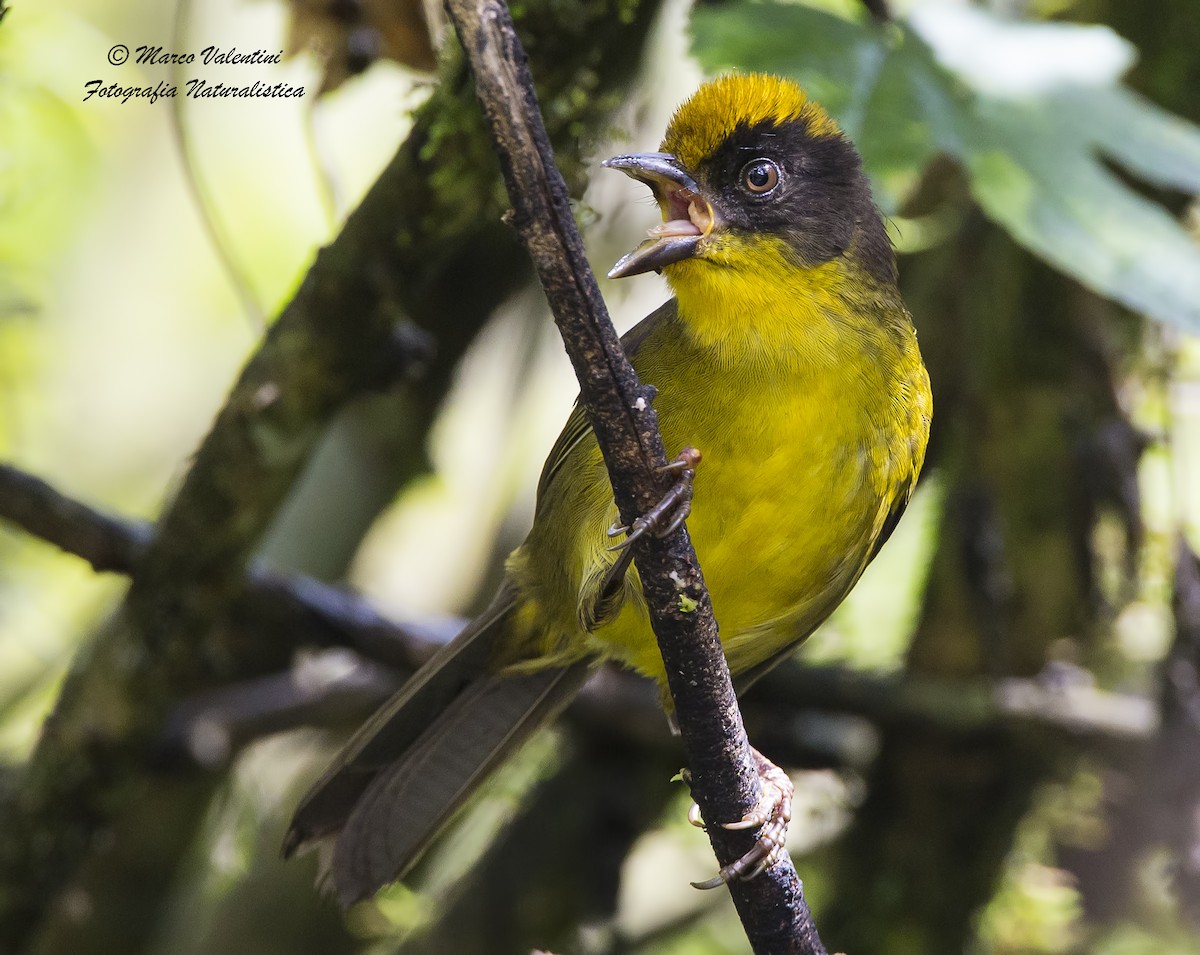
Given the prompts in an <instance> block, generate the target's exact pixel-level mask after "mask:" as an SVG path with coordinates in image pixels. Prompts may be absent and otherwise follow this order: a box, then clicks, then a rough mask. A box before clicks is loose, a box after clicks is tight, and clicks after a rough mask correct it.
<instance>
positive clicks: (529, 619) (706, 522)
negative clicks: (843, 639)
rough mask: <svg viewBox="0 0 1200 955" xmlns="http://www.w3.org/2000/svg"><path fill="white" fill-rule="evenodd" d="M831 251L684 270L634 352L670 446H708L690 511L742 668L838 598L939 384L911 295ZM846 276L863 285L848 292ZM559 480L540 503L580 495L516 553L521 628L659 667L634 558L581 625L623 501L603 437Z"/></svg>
mask: <svg viewBox="0 0 1200 955" xmlns="http://www.w3.org/2000/svg"><path fill="white" fill-rule="evenodd" d="M681 266H683V267H691V266H690V264H688V263H681ZM679 267H680V266H673V267H672V268H679ZM696 268H697V269H698V274H699V275H702V276H703V275H711V274H713V273H714V271H715V270H712V269H711V267H709V266H707V265H697V266H696ZM821 268H823V269H825V268H827V269H829V270H830V273H831V274H826V275H813V274H811V273H812V272H815V271H816V270H806V271H801V270H797V269H795V268H789V269H777V270H772V269H770V268H767V269H766V270H765V274H767V275H772V274H774V275H776V276H780V277H781V278H780V287H776V288H772V287H770V285H769V283H768V284H767V285H766V286H764V282H763V280H762V275H763V274H764V273H763V272H760V273H759V276H760V277H759V279H758V280H757V281H755V282H752V283H749V284H748V285H747V286H746V287H744V288H739V287H738V285H737V283H736V282H732V283H731V281H730V274H729V273H728V272H727V273H725V274H724V277H723V278H722V279H721V281H720V282H719V283H717V286H716V287H715V288H707V287H705V285H704V284H703V282H700V281H698V282H689V281H687V278H686V277H685V278H684V279H683V280H679V277H678V276H673V277H672V278H673V279H674V281H673V285H674V286H675V288H676V290H677V291H678V292H680V293H681V294H680V296H679V310H678V316H677V317H674V318H668V319H665V320H662V321H658V322H657V324H656V326H655V327H654V328H652V329H651V330H650V331H649V333H648V334H647V335H646V336H645V338H644V339H643V340H642V341H641V342H640V344H639V346H638V348H637V351H636V353H635V354H634V355H633V364H634V366H635V368H636V369H637V371H638V374H639V376H640V377H641V378H642V379H643V380H644V381H647V382H649V383H651V384H653V385H655V387H656V388H657V389H658V391H659V395H658V398H657V399H656V401H655V409H656V410H657V412H658V415H659V423H660V426H661V428H662V432H663V438H664V441H665V443H666V445H667V449H668V452H669V453H674V452H675V451H677V450H679V449H680V448H682V447H684V446H686V445H694V446H695V447H697V448H699V449H700V450H701V452H702V453H703V456H704V458H703V461H702V463H701V464H700V467H699V469H698V470H697V473H696V481H695V499H694V506H693V511H692V516H691V517H690V518H689V519H688V528H689V531H690V532H691V535H692V540H693V542H694V544H695V547H696V552H697V555H698V557H699V559H700V564H701V566H702V567H703V569H704V573H705V578H706V581H707V583H708V586H709V589H710V592H711V594H712V600H713V608H714V611H715V613H716V617H717V622H718V624H719V626H720V630H721V637H722V641H723V643H724V645H725V648H726V655H727V656H728V658H729V662H730V667H731V669H732V670H733V671H734V672H735V673H736V672H738V671H741V670H745V669H747V668H749V667H752V666H754V665H755V664H756V663H759V662H761V661H762V660H765V659H767V658H769V657H771V656H773V655H775V653H776V652H777V651H778V650H779V649H781V647H783V646H786V645H787V644H789V643H791V642H794V641H797V640H799V639H801V638H802V637H804V636H805V635H807V633H808V632H810V631H811V630H812V629H813V628H815V627H816V626H817V624H819V623H820V622H821V621H822V620H823V619H824V618H825V617H826V616H827V615H828V614H829V613H830V612H831V611H832V609H833V608H834V607H835V606H836V605H837V603H838V602H840V601H841V599H842V598H843V597H844V596H845V594H846V593H847V591H848V590H849V589H850V587H851V586H853V584H854V582H855V581H856V580H857V579H858V576H859V575H860V574H861V572H862V570H863V568H864V567H865V565H866V562H867V560H868V559H869V556H870V555H871V552H872V548H873V546H874V544H875V541H876V539H877V537H878V535H879V533H880V531H881V529H882V527H883V525H884V522H885V521H886V519H887V516H888V514H889V512H890V511H891V509H892V507H893V505H894V504H895V503H896V501H897V498H898V497H900V496H901V495H903V496H907V494H908V493H909V490H910V489H911V486H912V483H913V482H914V480H915V478H916V474H917V472H918V471H919V470H920V466H921V462H922V459H923V456H924V448H925V440H926V437H927V435H928V427H929V415H930V399H929V385H928V379H927V377H926V375H925V370H924V367H923V365H922V364H921V360H920V354H919V352H918V350H917V346H916V338H915V335H914V333H913V330H912V326H911V323H910V322H909V320H908V317H907V313H906V312H904V310H903V306H902V305H901V304H900V302H899V299H898V297H897V296H895V295H892V296H890V297H889V296H886V295H883V296H882V297H881V296H880V295H879V294H876V293H874V292H872V291H871V290H870V288H869V286H868V285H867V284H866V283H864V282H863V281H862V280H861V277H856V276H852V277H850V278H851V279H853V280H854V281H847V280H846V276H844V275H842V274H833V273H834V270H836V269H838V268H845V265H844V263H837V264H832V265H829V266H822V267H821ZM848 288H859V289H862V290H863V291H862V294H861V295H860V296H859V298H858V299H857V300H853V301H852V300H851V299H849V298H848V297H847V294H846V289H848ZM818 289H819V291H817V290H818ZM553 484H554V487H552V488H550V489H548V490H547V492H546V495H547V496H548V497H549V498H551V501H549V502H543V503H544V504H546V505H547V506H545V507H541V506H540V507H539V515H540V513H541V512H542V511H543V510H546V511H550V510H552V511H554V512H555V513H558V514H560V515H561V514H564V513H570V514H571V515H572V523H573V525H574V526H573V527H572V528H570V529H565V528H561V527H559V528H550V527H547V526H538V525H545V523H546V522H545V521H542V520H539V521H537V522H535V527H534V530H533V532H531V534H530V538H529V540H528V541H527V542H526V545H525V546H524V547H523V548H522V549H521V551H520V552H518V555H517V556H516V557H515V558H514V560H513V562H512V564H511V565H510V571H511V572H512V573H514V574H515V575H517V576H518V578H519V579H520V582H521V587H522V590H523V591H524V592H525V593H526V594H527V595H528V597H527V600H526V601H525V606H524V608H523V612H522V613H523V618H524V620H523V623H524V626H523V629H525V630H526V632H527V633H528V634H529V636H530V638H534V633H537V634H538V636H537V637H536V638H535V639H537V640H538V641H539V642H540V643H541V646H540V647H539V648H538V651H537V652H538V653H542V654H546V655H549V656H553V657H556V658H558V659H560V660H561V659H562V658H563V657H564V656H574V655H580V654H583V653H595V654H599V655H601V656H605V657H611V658H616V659H619V660H621V661H622V662H624V663H626V664H628V665H630V666H632V667H634V668H636V669H638V670H639V671H641V672H643V673H646V674H649V675H652V676H655V677H657V678H659V679H661V678H662V677H663V673H662V661H661V659H660V657H659V655H658V649H657V646H656V644H655V641H654V636H653V634H652V633H651V631H650V628H649V625H648V623H647V621H646V617H645V611H644V607H643V606H642V603H641V600H640V592H639V590H638V587H637V581H636V576H635V575H630V579H629V582H628V587H627V591H628V597H629V599H627V600H626V603H625V607H624V608H623V610H622V611H621V612H620V614H619V615H618V616H617V617H616V618H615V619H614V620H612V621H611V622H610V623H608V624H606V625H605V626H602V627H600V628H599V629H597V630H595V631H594V632H592V633H585V632H583V630H582V629H581V626H580V622H579V613H578V609H579V607H580V606H581V603H582V602H583V601H586V600H587V598H588V597H589V594H588V588H589V587H595V586H596V585H597V583H598V581H599V579H600V578H601V577H602V576H603V569H604V568H605V567H606V566H607V565H608V564H609V563H610V562H611V560H612V559H613V555H612V554H610V553H608V552H607V551H606V549H605V548H606V547H607V546H608V545H609V544H610V543H611V541H610V540H609V539H608V538H607V536H606V534H605V531H606V529H607V527H608V526H609V525H610V524H611V523H612V522H613V520H614V519H615V517H616V512H615V508H614V507H613V504H612V495H611V489H610V488H609V486H608V482H607V477H606V475H605V472H604V470H603V464H602V462H601V460H600V456H599V451H598V449H597V448H596V445H595V441H594V439H592V438H591V437H590V436H588V438H587V439H585V440H584V441H582V442H580V444H579V445H577V447H576V448H575V449H574V450H573V451H572V453H571V454H570V456H569V458H568V460H567V461H566V463H565V464H564V466H563V468H562V470H561V471H560V472H559V474H558V475H557V476H556V478H555V480H554V482H553Z"/></svg>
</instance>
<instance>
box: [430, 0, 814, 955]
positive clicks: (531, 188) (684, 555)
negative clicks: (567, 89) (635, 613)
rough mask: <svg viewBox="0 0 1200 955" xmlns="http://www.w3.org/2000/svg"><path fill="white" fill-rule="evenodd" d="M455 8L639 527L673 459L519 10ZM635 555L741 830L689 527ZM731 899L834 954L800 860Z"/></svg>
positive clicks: (736, 761)
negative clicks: (550, 118) (615, 311)
mask: <svg viewBox="0 0 1200 955" xmlns="http://www.w3.org/2000/svg"><path fill="white" fill-rule="evenodd" d="M446 9H447V11H448V13H449V15H450V18H451V20H452V21H453V22H454V26H455V29H456V30H457V32H458V35H459V38H460V40H461V41H462V45H463V49H464V50H465V51H466V53H467V57H468V60H469V62H470V65H471V70H472V72H473V74H474V76H475V86H476V92H477V93H478V95H479V98H480V101H481V102H482V104H483V109H484V113H485V115H486V117H487V120H488V125H489V126H490V128H491V131H492V136H493V138H494V141H495V144H496V148H497V152H498V153H499V156H500V166H501V170H502V172H503V175H504V181H505V184H506V186H507V187H508V193H509V197H510V198H511V200H512V203H513V206H514V216H513V223H514V225H515V227H516V229H517V232H518V233H519V234H520V236H521V238H522V239H523V241H524V243H525V245H526V247H527V249H528V250H529V254H530V256H531V257H532V259H533V262H534V267H535V268H536V270H537V273H538V277H539V279H540V280H541V282H542V286H543V288H544V289H545V291H546V297H547V299H548V300H549V302H550V307H551V309H552V311H553V313H554V318H555V322H556V323H557V325H558V327H559V331H560V333H561V334H562V337H563V343H564V345H565V346H566V349H567V353H568V355H569V356H570V358H571V363H572V365H573V366H574V368H575V373H576V377H577V378H578V379H579V386H580V396H581V400H582V402H583V405H584V407H585V409H586V410H587V413H588V417H589V420H590V421H591V424H592V428H593V430H594V431H595V434H596V438H597V441H598V443H599V445H600V450H601V452H602V453H603V455H604V461H605V465H606V466H607V468H608V472H609V477H610V479H611V482H612V486H613V493H614V497H615V498H616V502H617V507H618V510H619V511H620V513H621V517H622V519H623V520H624V521H625V523H626V524H631V523H632V522H633V520H634V519H635V518H636V517H637V516H638V515H640V514H643V513H645V512H646V511H647V510H649V509H650V507H652V506H653V505H654V504H655V503H656V502H657V501H658V500H659V499H660V498H661V497H662V496H663V494H664V493H665V492H666V490H667V487H668V483H669V482H668V480H667V478H665V477H664V476H663V472H662V471H661V470H660V468H661V467H662V466H663V465H665V464H666V463H667V458H666V453H665V449H664V447H663V443H662V436H661V434H660V433H659V431H658V425H657V417H656V415H655V413H654V411H653V409H652V407H651V405H650V402H651V399H652V398H653V392H652V390H651V389H649V388H647V387H645V386H644V385H642V384H641V383H640V382H639V381H638V379H637V377H636V375H635V374H634V371H633V368H632V366H631V365H630V364H629V362H628V360H627V359H626V357H625V355H624V352H623V351H622V350H621V346H620V342H619V339H618V338H617V334H616V331H615V330H614V329H613V327H612V324H611V322H610V321H609V318H608V314H607V310H606V309H605V306H604V301H603V299H602V298H601V296H600V290H599V288H598V287H597V285H596V281H595V277H594V276H593V275H592V273H591V270H590V268H589V267H588V263H587V259H586V258H585V256H584V253H583V243H582V241H581V240H580V237H579V233H578V230H577V229H576V227H575V222H574V219H573V217H572V214H571V208H570V205H569V202H568V195H567V188H566V184H565V183H564V182H563V179H562V177H561V175H560V174H559V172H558V170H557V168H556V166H555V164H554V157H553V152H552V150H551V147H550V143H549V139H548V137H547V136H546V132H545V129H544V128H543V125H542V120H541V114H540V112H539V110H538V106H537V100H536V96H535V93H534V89H533V81H532V78H531V76H530V74H529V71H528V68H527V66H526V56H525V51H524V50H523V48H522V47H521V44H520V41H519V40H518V38H517V35H516V32H515V31H514V29H513V27H512V21H511V19H510V18H509V14H508V9H507V7H506V6H505V4H504V3H503V2H501V0H446ZM636 546H637V551H636V558H635V559H636V562H637V566H638V571H639V573H640V577H641V581H642V587H643V590H644V592H645V596H646V601H647V605H648V608H649V612H650V620H651V625H652V627H653V629H654V633H655V635H656V637H657V639H658V643H659V649H660V650H661V652H662V656H663V661H664V663H665V664H666V671H667V676H668V682H669V684H670V689H671V694H672V697H673V698H674V701H675V711H676V716H677V718H678V721H679V726H680V730H681V733H682V736H683V746H684V752H685V755H686V758H687V761H688V765H689V767H690V769H691V773H692V789H693V794H694V796H695V798H696V802H697V803H698V804H699V806H700V809H701V812H702V814H703V816H704V818H705V819H726V820H731V821H732V820H736V819H740V818H742V817H743V816H744V815H745V814H746V813H748V812H749V811H750V810H751V809H753V807H754V806H755V805H756V804H757V802H758V801H759V799H760V798H761V789H760V786H759V782H758V776H757V773H756V771H755V769H754V764H753V763H752V762H751V757H750V751H749V743H748V741H747V739H746V733H745V729H744V728H743V726H742V720H741V714H740V712H739V711H738V707H737V700H736V697H735V696H734V692H733V685H732V682H731V681H730V678H729V670H728V667H727V666H726V663H725V658H724V654H723V652H722V649H721V644H720V640H719V637H718V634H717V624H716V621H715V619H714V618H713V615H712V606H711V603H710V601H709V597H708V591H707V589H706V588H705V586H704V579H703V576H702V574H701V570H700V566H699V564H698V563H697V561H696V555H695V552H694V550H693V549H692V545H691V540H690V538H689V537H688V534H687V529H686V527H680V528H679V529H678V530H677V531H675V532H674V533H673V534H671V535H669V536H668V537H667V538H664V539H661V540H660V539H656V538H653V537H648V538H643V540H642V541H641V542H639V544H638V545H636ZM709 834H710V838H711V839H712V842H713V849H714V851H715V852H716V854H717V858H718V860H719V861H720V862H721V864H722V865H725V864H728V863H730V862H733V861H734V860H735V859H737V858H738V857H740V856H741V855H742V854H743V853H745V852H746V851H747V850H748V849H749V848H750V845H751V844H752V839H753V835H748V834H745V833H740V834H739V833H731V832H729V831H727V830H724V829H723V828H722V827H720V826H711V827H710V828H709ZM730 891H731V892H732V894H733V898H734V902H735V904H736V905H737V908H738V913H739V915H740V917H741V919H742V923H743V925H744V927H745V929H746V933H747V936H748V937H749V939H750V942H751V945H752V946H753V947H754V950H755V951H756V952H814V953H824V951H825V949H824V948H823V946H822V945H821V942H820V940H819V938H818V936H817V932H816V928H815V926H814V925H813V923H812V919H811V916H810V915H809V912H808V907H807V905H806V904H805V902H804V898H803V894H802V891H801V886H800V881H799V879H798V878H797V876H796V873H795V869H794V868H793V867H792V866H791V863H790V861H787V862H785V863H783V864H780V865H776V866H774V867H773V868H772V869H770V870H768V871H767V872H766V873H764V874H763V875H762V876H760V877H759V878H758V879H755V880H751V881H749V882H735V883H733V884H731V885H730Z"/></svg>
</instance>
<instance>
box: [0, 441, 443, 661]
mask: <svg viewBox="0 0 1200 955" xmlns="http://www.w3.org/2000/svg"><path fill="white" fill-rule="evenodd" d="M0 519H2V520H8V521H11V522H12V523H14V524H16V525H17V526H18V527H21V528H23V529H24V530H26V531H28V532H29V533H30V534H33V535H35V536H36V537H40V538H42V539H43V540H45V541H48V542H49V543H51V544H54V545H56V546H57V547H59V548H61V549H62V550H64V551H66V552H67V553H70V554H74V555H76V556H77V557H82V558H83V559H84V560H86V561H87V562H88V563H89V564H91V565H92V566H93V567H94V568H95V569H96V570H98V571H102V572H103V571H114V572H116V573H122V574H128V575H129V576H131V577H135V576H136V575H137V573H138V569H139V566H140V564H141V562H142V560H143V558H144V557H145V555H146V553H147V551H148V550H149V549H150V547H151V544H152V542H153V541H154V539H155V536H156V534H155V530H154V528H153V527H152V526H151V525H148V524H144V523H137V522H134V521H130V520H128V519H122V518H118V517H113V516H111V515H108V514H103V513H101V512H100V511H97V510H95V509H93V508H91V507H88V506H87V505H86V504H82V503H80V502H79V501H76V500H74V499H72V498H69V497H67V496H65V495H63V494H61V493H60V492H59V491H57V490H55V489H54V488H53V487H51V486H50V485H49V484H47V483H46V482H45V481H43V480H42V479H41V478H37V477H34V476H33V475H31V474H28V473H26V472H24V471H21V470H20V469H18V468H15V467H13V466H12V465H9V464H0ZM229 617H230V626H231V628H232V629H233V630H235V631H237V632H238V633H240V634H242V635H243V636H244V637H245V638H246V639H251V638H253V639H257V640H260V641H263V642H265V643H269V644H271V645H274V646H278V647H281V648H282V649H283V651H284V655H285V656H286V654H290V653H291V651H292V650H293V649H294V648H295V647H297V646H303V645H306V644H308V645H314V646H331V647H340V646H345V647H350V648H352V649H354V650H356V651H358V652H359V653H360V654H362V656H364V657H366V658H367V659H370V660H376V661H379V662H381V663H385V664H388V665H389V666H393V667H399V668H401V669H403V670H407V671H411V670H415V669H416V668H417V667H419V666H420V665H421V663H423V662H424V660H425V658H426V656H427V655H428V653H429V652H432V651H431V648H430V641H429V640H427V639H423V634H422V633H420V632H417V633H414V632H413V630H412V628H410V627H406V626H402V625H401V624H399V623H396V622H395V621H393V620H388V619H387V618H386V617H384V616H382V615H381V614H380V613H379V612H378V611H376V610H375V609H374V607H372V606H371V604H370V603H369V602H368V601H366V600H363V599H362V598H361V597H359V596H358V595H356V594H354V593H351V592H350V591H348V590H345V589H343V588H341V587H333V586H330V585H329V584H326V583H322V582H321V581H319V580H315V579H313V578H312V577H305V576H303V575H300V574H281V573H276V572H274V571H270V570H267V569H265V568H263V567H259V566H257V565H255V566H252V567H251V568H250V570H249V572H248V574H247V575H246V577H245V579H244V580H243V581H242V584H241V586H240V587H239V588H238V592H237V595H236V596H235V597H234V599H233V603H232V605H231V607H230V610H229ZM419 629H420V628H419Z"/></svg>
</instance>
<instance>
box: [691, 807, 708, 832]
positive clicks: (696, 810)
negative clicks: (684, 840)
mask: <svg viewBox="0 0 1200 955" xmlns="http://www.w3.org/2000/svg"><path fill="white" fill-rule="evenodd" d="M688 822H690V823H691V824H692V825H693V826H695V827H696V828H697V829H707V828H708V826H707V825H705V822H704V817H703V816H701V815H700V806H699V805H697V804H696V803H692V807H691V808H690V809H689V810H688Z"/></svg>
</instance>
